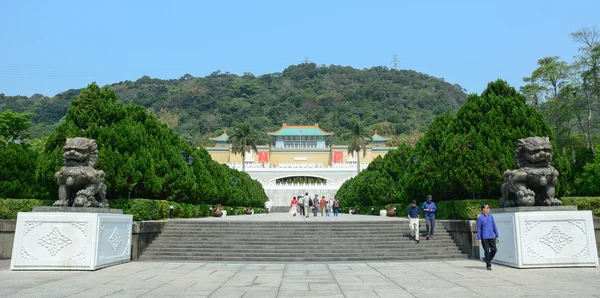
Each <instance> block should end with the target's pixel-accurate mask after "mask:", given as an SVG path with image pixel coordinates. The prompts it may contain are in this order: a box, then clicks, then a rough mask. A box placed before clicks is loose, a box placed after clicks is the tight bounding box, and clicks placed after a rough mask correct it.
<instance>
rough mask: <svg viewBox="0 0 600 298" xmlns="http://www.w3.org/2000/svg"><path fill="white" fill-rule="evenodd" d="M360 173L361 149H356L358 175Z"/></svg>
mask: <svg viewBox="0 0 600 298" xmlns="http://www.w3.org/2000/svg"><path fill="white" fill-rule="evenodd" d="M358 174H360V151H356V175H358Z"/></svg>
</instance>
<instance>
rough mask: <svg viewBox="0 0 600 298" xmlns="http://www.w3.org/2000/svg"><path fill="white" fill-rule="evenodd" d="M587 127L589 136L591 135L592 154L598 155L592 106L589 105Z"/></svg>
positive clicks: (590, 146)
mask: <svg viewBox="0 0 600 298" xmlns="http://www.w3.org/2000/svg"><path fill="white" fill-rule="evenodd" d="M587 129H588V133H587V134H588V137H589V142H590V143H589V144H590V145H589V148H590V149H592V155H593V156H596V150H595V149H594V138H593V132H592V107H590V105H588V118H587Z"/></svg>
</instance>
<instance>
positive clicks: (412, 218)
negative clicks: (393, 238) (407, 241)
mask: <svg viewBox="0 0 600 298" xmlns="http://www.w3.org/2000/svg"><path fill="white" fill-rule="evenodd" d="M408 222H409V227H410V235H411V237H412V240H415V241H417V244H419V207H417V201H415V200H412V202H411V204H410V206H408Z"/></svg>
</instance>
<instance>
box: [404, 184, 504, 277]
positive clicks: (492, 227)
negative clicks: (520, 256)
mask: <svg viewBox="0 0 600 298" xmlns="http://www.w3.org/2000/svg"><path fill="white" fill-rule="evenodd" d="M421 209H422V210H423V212H425V224H426V226H427V230H426V233H425V235H426V239H427V240H429V239H433V228H434V227H435V210H436V206H435V203H434V202H432V196H431V195H428V196H427V201H426V202H424V203H423V205H422V206H421ZM419 213H420V210H419V207H417V201H415V200H412V202H411V205H410V206H409V207H408V220H409V226H410V234H411V239H412V240H414V241H416V242H417V243H419V217H420V216H419ZM477 240H479V244H480V245H482V246H483V252H484V256H485V257H484V261H485V265H486V269H487V270H492V260H493V259H494V256H495V255H496V252H497V251H498V249H497V248H496V243H498V242H500V234H499V233H498V227H496V222H495V221H494V216H492V215H491V214H490V205H489V204H487V203H486V204H483V205H481V214H480V215H479V217H478V218H477Z"/></svg>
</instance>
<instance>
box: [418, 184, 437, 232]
mask: <svg viewBox="0 0 600 298" xmlns="http://www.w3.org/2000/svg"><path fill="white" fill-rule="evenodd" d="M431 199H432V198H431V195H428V196H427V202H424V203H423V206H421V208H422V209H423V211H424V212H425V226H426V227H427V235H426V238H425V239H427V240H429V238H432V237H433V227H434V226H435V203H434V202H432V201H431ZM430 226H431V229H430Z"/></svg>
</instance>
